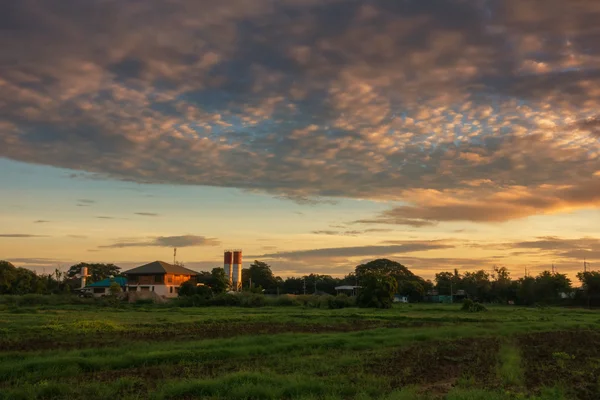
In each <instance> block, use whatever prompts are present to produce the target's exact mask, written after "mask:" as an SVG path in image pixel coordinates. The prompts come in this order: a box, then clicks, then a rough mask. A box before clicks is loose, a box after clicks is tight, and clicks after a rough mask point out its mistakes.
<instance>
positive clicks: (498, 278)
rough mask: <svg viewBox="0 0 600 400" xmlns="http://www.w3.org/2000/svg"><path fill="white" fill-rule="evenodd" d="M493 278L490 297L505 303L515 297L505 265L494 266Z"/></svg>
mask: <svg viewBox="0 0 600 400" xmlns="http://www.w3.org/2000/svg"><path fill="white" fill-rule="evenodd" d="M493 278H494V280H493V281H492V298H493V300H495V301H499V302H501V303H506V302H508V301H509V300H513V301H514V300H515V299H516V296H517V294H516V292H515V290H514V285H513V282H512V280H511V279H510V271H508V269H506V268H505V267H500V268H498V267H494V274H493Z"/></svg>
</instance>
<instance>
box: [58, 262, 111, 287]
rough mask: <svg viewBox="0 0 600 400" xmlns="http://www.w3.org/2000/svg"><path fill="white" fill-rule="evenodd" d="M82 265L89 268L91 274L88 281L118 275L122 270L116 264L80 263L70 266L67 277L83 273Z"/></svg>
mask: <svg viewBox="0 0 600 400" xmlns="http://www.w3.org/2000/svg"><path fill="white" fill-rule="evenodd" d="M82 267H87V269H88V275H90V277H89V278H88V281H87V282H88V283H93V282H98V281H101V280H103V279H106V278H109V277H111V276H118V275H119V271H120V270H121V268H119V267H117V266H116V265H114V264H89V263H79V264H76V265H73V266H72V267H71V268H69V270H68V271H67V277H69V278H74V277H76V276H77V274H80V273H81V268H82Z"/></svg>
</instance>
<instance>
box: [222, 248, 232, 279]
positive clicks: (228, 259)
mask: <svg viewBox="0 0 600 400" xmlns="http://www.w3.org/2000/svg"><path fill="white" fill-rule="evenodd" d="M223 269H224V270H225V276H226V277H227V281H228V282H229V286H230V287H232V288H233V252H232V251H231V250H225V254H224V257H223Z"/></svg>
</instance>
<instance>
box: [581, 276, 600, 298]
mask: <svg viewBox="0 0 600 400" xmlns="http://www.w3.org/2000/svg"><path fill="white" fill-rule="evenodd" d="M577 279H579V281H580V282H581V286H582V289H583V290H584V291H585V295H586V300H587V305H588V306H592V305H598V304H600V272H597V271H589V272H580V273H578V274H577Z"/></svg>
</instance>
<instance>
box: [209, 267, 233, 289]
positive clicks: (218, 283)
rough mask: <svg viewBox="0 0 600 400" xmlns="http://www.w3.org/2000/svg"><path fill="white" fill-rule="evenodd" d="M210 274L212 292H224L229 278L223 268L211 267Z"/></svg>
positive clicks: (227, 286) (227, 287)
mask: <svg viewBox="0 0 600 400" xmlns="http://www.w3.org/2000/svg"><path fill="white" fill-rule="evenodd" d="M210 275H211V283H210V287H211V289H212V291H213V292H214V293H216V294H219V293H225V292H226V291H227V289H229V278H228V277H227V276H225V270H224V269H223V268H213V269H212V271H211V273H210Z"/></svg>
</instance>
